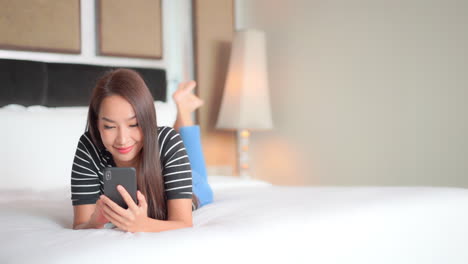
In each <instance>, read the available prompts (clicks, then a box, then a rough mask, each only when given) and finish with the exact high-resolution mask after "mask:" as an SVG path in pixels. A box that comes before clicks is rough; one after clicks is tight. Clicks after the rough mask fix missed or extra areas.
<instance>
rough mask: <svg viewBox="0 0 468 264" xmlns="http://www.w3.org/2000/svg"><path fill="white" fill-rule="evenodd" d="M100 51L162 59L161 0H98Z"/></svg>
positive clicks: (107, 54)
mask: <svg viewBox="0 0 468 264" xmlns="http://www.w3.org/2000/svg"><path fill="white" fill-rule="evenodd" d="M96 9H97V10H96V14H97V17H98V18H97V20H98V23H97V32H98V34H97V35H98V42H99V43H98V53H99V55H104V56H117V57H130V58H146V59H162V57H163V45H162V28H163V27H162V16H161V0H132V1H128V0H97V6H96Z"/></svg>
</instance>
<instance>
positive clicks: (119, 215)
mask: <svg viewBox="0 0 468 264" xmlns="http://www.w3.org/2000/svg"><path fill="white" fill-rule="evenodd" d="M117 190H118V191H119V193H120V195H122V198H123V199H124V201H125V202H126V203H127V205H128V209H123V208H122V207H120V206H119V205H118V204H116V203H114V202H113V201H112V200H111V199H109V198H108V197H107V196H105V195H101V199H100V200H102V202H103V207H102V209H103V214H104V217H106V218H107V219H109V221H111V222H112V223H113V224H114V225H115V226H117V227H118V228H120V229H122V230H124V231H127V232H132V233H134V232H141V231H144V230H145V228H146V227H147V225H148V221H149V217H148V204H147V203H146V199H145V196H144V195H143V194H142V193H141V192H140V191H138V192H137V198H138V205H137V204H136V203H135V202H134V201H133V199H132V197H131V196H130V194H129V193H128V192H127V190H125V188H124V187H122V186H121V185H118V186H117Z"/></svg>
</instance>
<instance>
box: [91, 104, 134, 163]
mask: <svg viewBox="0 0 468 264" xmlns="http://www.w3.org/2000/svg"><path fill="white" fill-rule="evenodd" d="M98 127H99V132H100V133H101V139H102V143H103V144H104V146H105V147H106V149H107V150H108V151H109V152H110V153H111V154H112V157H113V158H114V161H115V163H116V165H117V166H118V167H135V168H136V167H137V162H138V155H139V153H140V150H141V148H142V147H143V133H142V131H141V128H140V127H139V125H138V120H137V119H136V116H135V110H134V109H133V107H132V105H131V104H130V103H129V102H128V101H127V100H125V99H124V98H123V97H121V96H118V95H112V96H108V97H106V98H105V99H104V100H103V101H102V103H101V108H100V109H99V118H98Z"/></svg>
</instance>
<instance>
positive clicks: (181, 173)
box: [71, 127, 192, 205]
mask: <svg viewBox="0 0 468 264" xmlns="http://www.w3.org/2000/svg"><path fill="white" fill-rule="evenodd" d="M158 141H159V148H160V149H159V153H160V158H161V167H162V175H163V178H164V187H165V194H166V198H167V199H168V200H171V199H181V198H182V199H184V198H185V199H192V170H191V166H190V161H189V158H188V156H187V152H186V150H185V147H184V143H183V142H182V139H181V138H180V135H179V134H178V133H177V132H176V131H175V130H174V129H173V128H170V127H158ZM115 166H116V165H115V162H114V160H113V158H112V155H111V153H110V152H109V151H107V150H106V149H98V147H97V146H96V145H94V144H93V142H92V141H91V136H90V134H89V132H85V133H84V134H83V135H82V136H81V137H80V140H79V142H78V147H77V149H76V154H75V159H74V160H73V166H72V173H71V199H72V204H73V205H82V204H95V203H96V201H97V200H98V199H99V196H100V195H101V194H102V193H103V188H104V187H103V184H104V182H103V170H104V168H105V167H115Z"/></svg>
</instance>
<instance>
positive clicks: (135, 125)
mask: <svg viewBox="0 0 468 264" xmlns="http://www.w3.org/2000/svg"><path fill="white" fill-rule="evenodd" d="M137 126H138V123H136V124H134V125H130V127H137Z"/></svg>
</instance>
